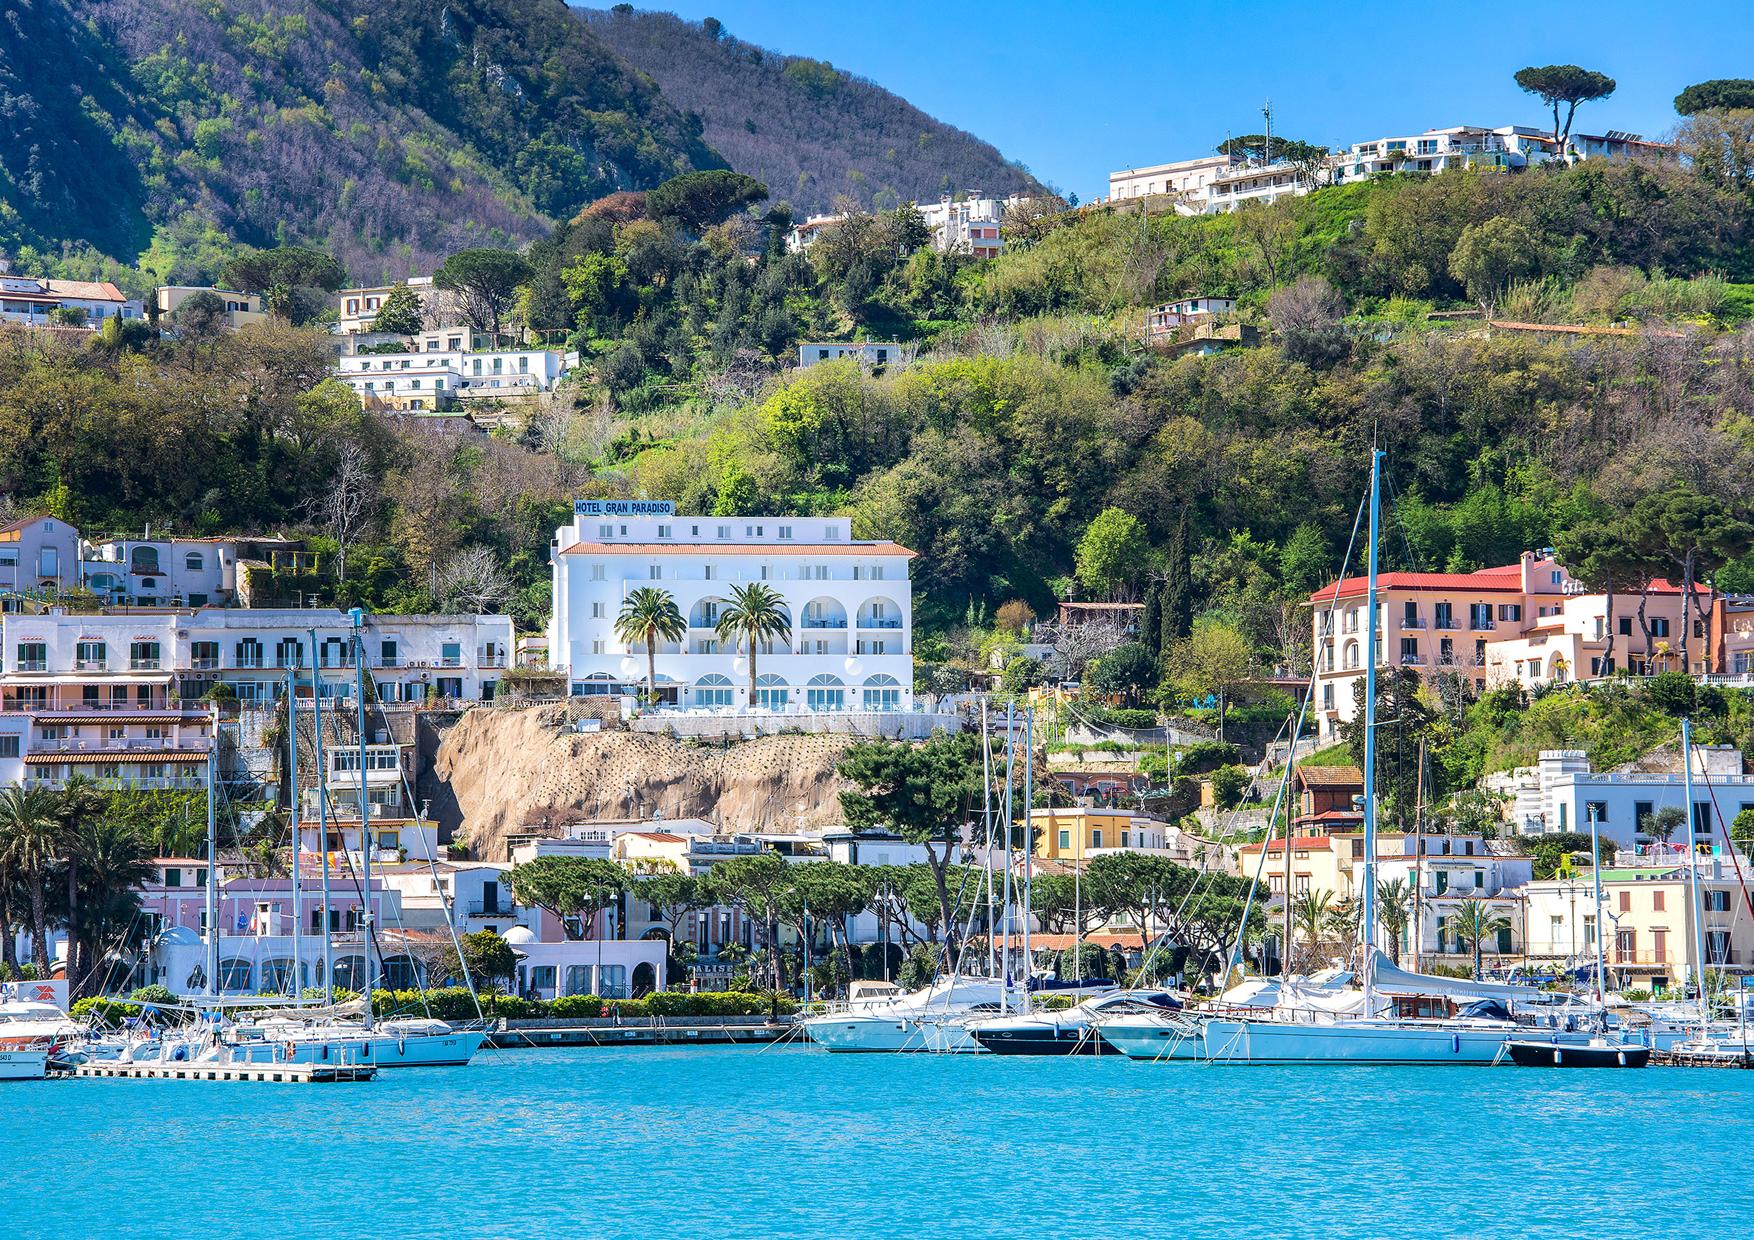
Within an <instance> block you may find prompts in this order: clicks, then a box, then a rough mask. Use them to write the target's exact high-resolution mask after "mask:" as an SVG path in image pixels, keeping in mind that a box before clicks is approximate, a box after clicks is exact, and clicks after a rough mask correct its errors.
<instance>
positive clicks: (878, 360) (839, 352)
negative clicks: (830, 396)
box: [798, 340, 906, 367]
mask: <svg viewBox="0 0 1754 1240" xmlns="http://www.w3.org/2000/svg"><path fill="white" fill-rule="evenodd" d="M843 357H854V358H857V359H858V360H859V361H861V362H863V363H864V364H865V365H867V366H888V365H889V364H890V363H892V362H893V363H895V364H897V365H900V364H901V363H902V362H904V361H905V360H906V359H905V356H904V354H903V353H902V348H901V345H899V344H897V343H896V342H895V341H892V340H889V341H882V342H877V341H866V342H864V343H855V344H849V343H846V342H844V341H842V342H838V343H837V342H834V341H815V342H807V343H805V344H801V345H799V346H798V365H799V367H804V366H814V365H816V364H817V363H819V362H837V361H839V360H840V359H841V358H843Z"/></svg>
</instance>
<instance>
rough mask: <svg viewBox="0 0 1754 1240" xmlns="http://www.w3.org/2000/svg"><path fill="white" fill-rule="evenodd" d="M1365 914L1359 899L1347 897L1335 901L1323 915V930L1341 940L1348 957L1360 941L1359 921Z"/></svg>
mask: <svg viewBox="0 0 1754 1240" xmlns="http://www.w3.org/2000/svg"><path fill="white" fill-rule="evenodd" d="M1363 912H1364V909H1363V907H1362V906H1361V905H1360V904H1359V902H1358V897H1356V896H1345V897H1343V898H1341V899H1339V900H1336V901H1334V903H1333V904H1332V905H1330V906H1329V908H1328V911H1327V912H1326V913H1324V914H1323V915H1322V926H1323V928H1325V929H1326V930H1327V932H1328V933H1329V934H1331V935H1333V936H1334V937H1335V938H1336V939H1338V940H1340V942H1341V944H1342V945H1343V946H1344V947H1345V949H1346V954H1347V955H1351V954H1352V947H1353V945H1354V944H1355V943H1357V941H1358V919H1359V917H1360V916H1362V915H1363Z"/></svg>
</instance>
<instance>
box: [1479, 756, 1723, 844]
mask: <svg viewBox="0 0 1754 1240" xmlns="http://www.w3.org/2000/svg"><path fill="white" fill-rule="evenodd" d="M1743 767H1744V763H1743V759H1742V754H1741V751H1739V750H1737V749H1736V748H1735V747H1733V746H1730V745H1722V746H1718V745H1697V746H1694V748H1693V805H1692V808H1691V810H1687V795H1686V785H1687V780H1686V777H1685V776H1684V775H1683V774H1682V773H1681V772H1680V771H1678V770H1675V771H1650V770H1638V769H1628V768H1622V769H1620V770H1614V771H1597V770H1594V769H1592V768H1591V766H1590V761H1589V757H1588V756H1587V755H1586V754H1585V753H1584V751H1583V750H1581V749H1544V750H1542V751H1541V755H1540V757H1539V759H1537V761H1536V764H1535V765H1534V766H1533V767H1523V768H1519V769H1518V770H1516V771H1513V772H1511V773H1510V775H1509V776H1508V777H1507V778H1506V779H1505V780H1503V781H1502V784H1503V785H1506V786H1508V788H1509V791H1510V793H1511V796H1512V800H1511V806H1510V821H1511V828H1512V830H1514V831H1516V832H1518V833H1520V834H1524V835H1544V834H1549V833H1555V832H1568V831H1588V830H1589V824H1590V819H1591V817H1594V818H1595V820H1596V829H1597V831H1598V832H1599V833H1600V834H1601V836H1602V838H1603V839H1607V840H1612V841H1614V842H1615V843H1616V844H1618V845H1620V846H1621V847H1622V848H1632V847H1636V846H1643V845H1648V844H1650V843H1651V842H1652V840H1653V839H1654V836H1652V834H1651V833H1650V831H1649V829H1648V828H1649V827H1650V825H1651V821H1652V819H1653V818H1654V817H1655V815H1657V814H1658V813H1660V812H1661V811H1662V810H1665V809H1680V810H1683V811H1684V812H1686V814H1687V818H1686V819H1684V820H1683V825H1682V827H1680V828H1679V829H1678V830H1677V831H1676V832H1675V834H1674V837H1673V838H1674V841H1675V842H1677V843H1682V844H1684V843H1685V842H1686V840H1687V826H1686V825H1685V824H1686V823H1688V822H1690V823H1691V824H1692V831H1693V841H1694V843H1696V844H1697V845H1699V846H1701V847H1710V846H1711V845H1713V844H1714V843H1721V842H1722V841H1723V839H1724V836H1725V833H1726V832H1727V830H1728V827H1729V824H1730V823H1731V822H1733V821H1734V820H1735V817H1736V815H1737V814H1739V813H1740V812H1741V811H1742V810H1744V809H1750V808H1754V775H1747V774H1744V773H1743ZM1719 815H1721V821H1720V820H1719Z"/></svg>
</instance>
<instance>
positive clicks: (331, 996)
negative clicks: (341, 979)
mask: <svg viewBox="0 0 1754 1240" xmlns="http://www.w3.org/2000/svg"><path fill="white" fill-rule="evenodd" d="M310 635H311V685H312V692H311V733H312V735H314V736H315V737H316V738H317V739H316V742H315V751H314V756H315V759H316V764H317V832H318V834H319V835H321V836H322V841H323V842H322V850H323V1004H324V1006H326V1007H333V1006H334V1004H335V937H334V933H333V927H332V926H331V925H330V914H329V899H330V894H329V788H328V784H327V783H326V778H327V776H328V774H329V770H328V767H327V766H326V765H325V764H324V762H323V691H322V688H321V677H322V663H321V660H320V658H319V656H318V652H317V631H316V630H315V629H312V630H310ZM361 778H362V779H363V778H364V775H363V773H362V774H361Z"/></svg>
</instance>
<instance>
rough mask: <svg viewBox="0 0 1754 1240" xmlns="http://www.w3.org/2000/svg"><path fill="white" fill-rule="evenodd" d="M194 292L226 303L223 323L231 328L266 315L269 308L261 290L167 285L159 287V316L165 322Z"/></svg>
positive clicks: (259, 320) (258, 320)
mask: <svg viewBox="0 0 1754 1240" xmlns="http://www.w3.org/2000/svg"><path fill="white" fill-rule="evenodd" d="M197 293H212V294H213V295H214V296H215V297H217V298H219V299H220V300H221V301H223V302H224V303H225V325H226V326H227V327H229V328H230V329H231V330H232V331H236V330H237V329H238V328H240V327H244V326H247V325H248V324H250V323H260V322H262V321H263V320H264V319H266V318H267V317H268V307H267V306H266V304H265V303H264V302H263V300H262V295H261V294H260V293H241V292H239V291H238V290H237V289H230V288H212V287H209V286H204V285H187V284H167V285H165V286H163V287H162V288H160V289H159V290H158V316H159V321H160V322H161V323H162V324H168V323H169V322H170V320H171V319H172V318H174V317H175V315H176V313H177V307H179V306H181V305H182V304H183V303H184V302H185V301H188V300H189V298H191V297H193V296H195V294H197Z"/></svg>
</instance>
